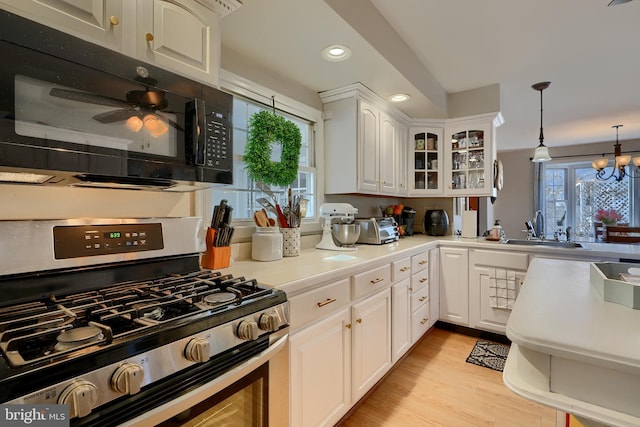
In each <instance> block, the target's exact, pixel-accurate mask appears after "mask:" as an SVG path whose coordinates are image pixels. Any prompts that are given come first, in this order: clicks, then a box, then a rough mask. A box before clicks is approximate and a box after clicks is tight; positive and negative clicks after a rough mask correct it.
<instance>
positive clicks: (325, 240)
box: [316, 203, 358, 251]
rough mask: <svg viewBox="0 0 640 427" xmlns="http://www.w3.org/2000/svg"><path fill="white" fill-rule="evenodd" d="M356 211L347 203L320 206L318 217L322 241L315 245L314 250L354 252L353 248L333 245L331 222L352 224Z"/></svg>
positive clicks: (354, 248)
mask: <svg viewBox="0 0 640 427" xmlns="http://www.w3.org/2000/svg"><path fill="white" fill-rule="evenodd" d="M357 213H358V209H357V208H354V207H353V206H351V205H350V204H349V203H324V204H322V205H321V206H320V217H321V218H322V219H323V223H322V240H320V243H318V244H317V245H316V249H327V250H330V251H355V250H357V249H358V248H356V247H354V246H349V247H343V246H338V245H336V244H335V242H334V240H333V235H332V222H333V220H334V219H335V220H340V222H341V223H352V222H353V221H354V220H355V215H356V214H357Z"/></svg>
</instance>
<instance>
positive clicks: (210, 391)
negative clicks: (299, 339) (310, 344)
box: [121, 328, 289, 427]
mask: <svg viewBox="0 0 640 427" xmlns="http://www.w3.org/2000/svg"><path fill="white" fill-rule="evenodd" d="M288 331H289V328H284V329H281V330H280V331H277V332H275V333H273V334H272V335H271V337H270V338H271V340H273V339H275V340H276V341H275V342H273V343H272V344H270V345H269V348H267V349H266V350H265V351H263V352H262V353H259V354H257V355H255V356H253V357H252V358H250V359H247V360H245V361H244V362H242V363H241V364H239V365H237V366H235V367H234V368H233V369H231V370H230V371H228V372H225V373H224V374H222V375H220V376H219V377H217V378H216V379H214V380H212V381H210V382H209V383H207V384H204V385H203V386H201V387H198V388H197V389H195V390H192V391H190V392H189V393H186V394H183V395H182V396H179V397H177V398H175V399H174V400H172V401H171V402H170V403H166V404H164V405H161V406H159V407H157V408H154V409H152V410H150V411H148V412H145V413H144V414H142V415H140V416H138V417H136V418H134V419H131V420H129V421H125V422H124V423H122V424H121V427H122V426H127V427H134V426H136V427H146V426H149V425H156V424H159V423H161V422H163V421H166V420H168V419H169V418H171V417H173V416H176V415H178V414H179V413H181V412H183V411H185V410H187V409H189V408H191V407H192V406H193V405H194V403H197V402H201V401H203V400H205V399H207V398H209V397H210V396H213V395H214V394H216V393H218V392H219V391H222V390H224V389H225V388H227V387H229V386H230V385H231V384H233V383H235V382H236V381H238V380H240V379H242V378H244V377H245V376H246V375H248V374H250V373H251V372H253V371H254V370H255V369H256V368H258V367H260V366H262V365H263V364H265V363H266V362H268V361H269V360H271V359H273V358H274V357H275V356H276V355H277V354H278V353H280V352H281V351H283V350H284V349H286V345H287V344H288V341H289V333H288Z"/></svg>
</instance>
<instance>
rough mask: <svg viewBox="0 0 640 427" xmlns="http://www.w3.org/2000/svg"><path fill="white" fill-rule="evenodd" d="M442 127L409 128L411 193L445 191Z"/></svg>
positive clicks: (439, 192) (423, 193)
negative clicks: (443, 185) (443, 184)
mask: <svg viewBox="0 0 640 427" xmlns="http://www.w3.org/2000/svg"><path fill="white" fill-rule="evenodd" d="M442 135H443V130H442V129H434V128H425V127H416V128H410V129H409V153H410V154H409V156H408V165H409V194H410V195H414V196H420V195H438V194H442V193H443V187H442V183H443V174H442V168H443V167H444V164H443V163H444V162H443V161H442V152H443V143H442Z"/></svg>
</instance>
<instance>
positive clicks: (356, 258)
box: [221, 234, 640, 296]
mask: <svg viewBox="0 0 640 427" xmlns="http://www.w3.org/2000/svg"><path fill="white" fill-rule="evenodd" d="M583 245H584V246H585V247H584V248H576V249H567V248H553V247H542V246H521V245H506V244H503V243H499V242H493V241H488V240H486V239H484V238H482V237H479V238H476V239H469V238H462V237H456V236H438V237H433V236H427V235H424V234H416V235H413V236H410V237H404V238H401V239H400V240H399V241H397V242H394V243H389V244H385V245H357V248H358V249H357V250H356V251H344V252H343V251H327V250H320V249H315V248H311V249H304V250H302V251H301V253H300V255H299V256H296V257H285V258H283V259H282V260H278V261H268V262H260V261H253V260H243V261H234V262H233V263H232V265H231V266H230V267H229V268H227V269H223V270H221V271H222V272H223V273H227V272H228V273H231V274H233V275H235V276H238V275H243V276H245V277H249V278H256V279H257V280H258V281H259V282H260V283H262V284H265V285H267V286H271V287H275V288H278V289H282V290H284V291H285V292H287V294H288V295H289V296H293V295H295V294H297V293H299V292H302V291H304V290H308V289H309V288H311V287H313V286H315V285H319V284H321V283H327V282H330V281H331V280H333V279H334V278H343V277H345V276H347V275H350V274H353V273H355V272H358V271H364V270H366V269H368V268H371V267H375V266H377V265H378V263H379V262H380V261H381V259H382V258H384V259H385V260H386V262H389V261H393V260H396V259H400V258H404V257H407V256H411V255H414V254H416V253H419V252H422V251H424V250H429V249H432V248H435V247H438V246H456V247H464V248H474V249H495V250H501V251H502V250H505V251H516V252H527V253H530V254H532V255H534V256H549V257H558V258H571V259H577V260H580V259H583V258H585V257H587V258H594V257H595V258H600V259H603V260H609V259H611V260H617V259H619V258H632V259H638V260H640V245H619V244H606V243H583Z"/></svg>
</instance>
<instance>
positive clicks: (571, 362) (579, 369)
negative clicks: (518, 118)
mask: <svg viewBox="0 0 640 427" xmlns="http://www.w3.org/2000/svg"><path fill="white" fill-rule="evenodd" d="M589 265H590V264H589V263H588V262H576V261H561V260H552V259H543V258H538V259H533V260H532V262H531V264H530V265H529V269H528V271H527V275H526V277H525V281H524V285H523V287H522V289H521V291H520V294H519V295H518V299H517V300H516V303H515V305H514V307H513V311H512V313H511V316H510V318H509V321H508V323H507V336H508V337H509V339H511V340H512V342H513V343H514V345H513V346H512V348H511V351H510V353H509V357H508V359H507V365H506V366H505V370H504V382H505V384H506V385H507V386H508V387H509V388H511V389H512V390H513V391H514V392H515V393H517V394H520V395H522V396H523V397H526V398H528V399H530V400H534V401H536V402H538V403H542V404H545V405H547V406H551V407H555V408H558V409H561V410H564V411H567V412H571V413H574V414H576V415H580V416H583V417H586V418H589V419H591V420H596V421H598V422H603V423H606V424H610V425H620V426H634V425H635V426H637V425H640V417H639V416H638V413H637V410H632V411H631V412H633V411H636V413H633V414H630V413H629V412H630V411H628V410H627V408H639V407H640V405H639V403H640V398H639V395H638V393H637V389H635V390H633V392H632V393H630V392H628V390H629V388H631V389H634V388H635V387H637V384H638V383H640V310H634V309H631V308H629V307H625V306H622V305H619V304H614V303H610V302H605V301H604V300H603V298H602V296H601V295H600V294H599V293H598V292H597V291H596V289H595V288H594V287H593V286H592V285H591V283H590V276H589ZM574 368H575V372H569V371H572V370H573V369H574ZM565 390H569V391H568V392H565Z"/></svg>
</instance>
